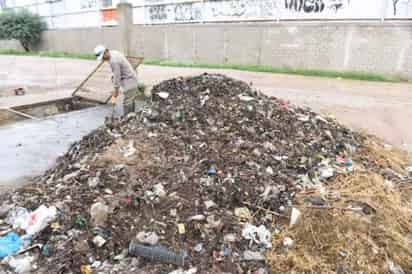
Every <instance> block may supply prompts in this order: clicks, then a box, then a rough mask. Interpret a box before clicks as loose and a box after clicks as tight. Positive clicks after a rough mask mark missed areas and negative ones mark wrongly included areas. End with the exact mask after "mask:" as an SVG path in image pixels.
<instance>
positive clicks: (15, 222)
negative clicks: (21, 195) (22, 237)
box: [6, 207, 30, 229]
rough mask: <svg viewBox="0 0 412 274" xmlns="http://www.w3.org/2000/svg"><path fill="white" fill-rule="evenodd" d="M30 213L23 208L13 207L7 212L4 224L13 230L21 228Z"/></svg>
mask: <svg viewBox="0 0 412 274" xmlns="http://www.w3.org/2000/svg"><path fill="white" fill-rule="evenodd" d="M29 216H30V212H29V211H28V210H27V209H25V208H24V207H15V208H13V209H12V210H10V211H9V214H8V215H7V219H6V222H7V223H8V224H9V225H11V226H12V227H13V229H17V228H22V226H24V225H25V224H26V223H27V220H28V218H29Z"/></svg>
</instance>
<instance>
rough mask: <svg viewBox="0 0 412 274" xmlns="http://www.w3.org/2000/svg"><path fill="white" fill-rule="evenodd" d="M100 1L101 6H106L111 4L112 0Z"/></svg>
mask: <svg viewBox="0 0 412 274" xmlns="http://www.w3.org/2000/svg"><path fill="white" fill-rule="evenodd" d="M101 1H102V7H103V8H107V7H111V6H113V1H112V0H101Z"/></svg>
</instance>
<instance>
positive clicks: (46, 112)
mask: <svg viewBox="0 0 412 274" xmlns="http://www.w3.org/2000/svg"><path fill="white" fill-rule="evenodd" d="M97 105H98V103H96V102H93V101H90V100H86V99H83V98H79V97H72V98H69V99H61V100H55V101H49V102H42V103H37V104H32V105H25V106H19V107H14V108H8V109H0V126H4V125H7V124H12V123H16V122H19V121H23V120H27V119H32V120H41V119H44V118H46V117H50V116H53V115H57V114H60V113H67V112H71V111H76V110H82V109H85V108H90V107H94V106H97Z"/></svg>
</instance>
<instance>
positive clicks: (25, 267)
mask: <svg viewBox="0 0 412 274" xmlns="http://www.w3.org/2000/svg"><path fill="white" fill-rule="evenodd" d="M33 261H34V258H33V257H30V256H24V257H18V258H13V257H12V258H10V260H9V262H8V264H9V266H10V267H11V268H12V269H13V270H14V272H16V273H18V274H23V273H30V271H31V270H32V268H33V267H32V264H33Z"/></svg>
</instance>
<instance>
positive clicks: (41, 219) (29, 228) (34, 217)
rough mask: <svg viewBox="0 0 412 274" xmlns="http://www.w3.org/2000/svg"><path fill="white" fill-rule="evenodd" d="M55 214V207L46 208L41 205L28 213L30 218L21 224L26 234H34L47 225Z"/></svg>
mask: <svg viewBox="0 0 412 274" xmlns="http://www.w3.org/2000/svg"><path fill="white" fill-rule="evenodd" d="M56 216H57V209H56V207H54V206H51V207H49V208H47V207H46V206H44V205H41V206H40V207H39V208H37V209H36V210H35V211H33V212H32V213H30V218H29V219H28V220H27V222H26V223H25V224H24V225H23V226H22V228H23V229H24V230H26V232H27V234H29V235H34V234H36V233H38V232H40V231H42V230H43V229H45V228H46V227H47V225H48V224H49V223H50V222H51V221H53V220H54V219H55V218H56Z"/></svg>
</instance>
